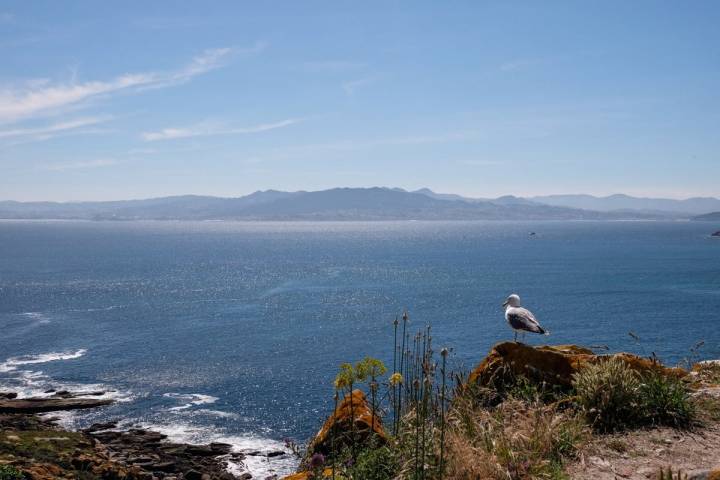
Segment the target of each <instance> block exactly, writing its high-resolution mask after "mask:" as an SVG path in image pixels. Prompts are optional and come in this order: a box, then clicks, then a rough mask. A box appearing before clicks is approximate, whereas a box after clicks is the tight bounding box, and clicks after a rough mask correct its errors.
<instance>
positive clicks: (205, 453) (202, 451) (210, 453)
mask: <svg viewBox="0 0 720 480" xmlns="http://www.w3.org/2000/svg"><path fill="white" fill-rule="evenodd" d="M185 451H186V452H187V453H189V454H190V455H197V456H199V457H214V456H217V455H219V454H218V453H216V452H215V451H214V450H213V449H212V448H210V447H209V446H207V445H188V446H187V447H185Z"/></svg>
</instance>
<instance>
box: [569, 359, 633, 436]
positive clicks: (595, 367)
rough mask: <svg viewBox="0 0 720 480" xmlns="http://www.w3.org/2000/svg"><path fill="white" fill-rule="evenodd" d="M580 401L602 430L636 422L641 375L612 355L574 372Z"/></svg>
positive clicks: (588, 417)
mask: <svg viewBox="0 0 720 480" xmlns="http://www.w3.org/2000/svg"><path fill="white" fill-rule="evenodd" d="M573 386H574V387H575V392H576V394H577V399H578V403H579V404H580V406H581V407H582V408H583V410H584V411H585V415H586V416H587V419H588V421H589V422H590V423H591V425H592V426H593V427H594V428H596V429H597V430H600V431H613V430H621V429H623V428H625V427H626V426H628V425H630V424H633V423H635V422H636V421H637V416H638V412H639V398H640V395H639V389H640V376H639V375H638V374H637V373H636V372H635V371H634V370H632V369H631V368H630V367H629V366H628V365H627V364H626V363H625V362H624V361H622V360H620V359H617V358H611V359H608V360H606V361H603V362H599V363H596V364H592V365H588V366H587V367H585V368H583V369H582V370H581V371H579V372H578V373H576V374H575V375H573Z"/></svg>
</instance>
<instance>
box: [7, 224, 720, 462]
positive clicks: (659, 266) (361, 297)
mask: <svg viewBox="0 0 720 480" xmlns="http://www.w3.org/2000/svg"><path fill="white" fill-rule="evenodd" d="M711 227H713V225H708V224H707V223H702V222H672V223H670V222H668V223H662V222H511V223H505V222H396V223H395V222H375V223H235V222H79V221H78V222H72V221H3V222H0V328H1V329H2V342H1V344H0V345H1V347H0V362H2V363H0V388H15V389H20V390H21V391H22V392H23V393H24V394H26V395H30V394H41V393H42V392H44V391H45V390H47V389H48V388H71V389H75V390H77V389H84V390H86V391H91V390H94V389H109V390H113V391H114V392H113V393H111V394H109V395H111V396H114V397H115V398H117V399H118V400H119V402H118V403H117V404H116V405H114V406H112V407H110V408H108V409H105V410H102V411H97V412H89V413H81V414H74V415H72V416H68V418H67V419H66V420H67V421H68V422H70V423H74V424H76V425H82V424H86V423H88V422H91V421H94V420H99V419H106V418H116V417H123V418H126V419H129V420H130V421H132V422H134V423H139V424H142V425H148V426H153V427H155V428H160V429H162V430H163V431H166V432H167V433H170V434H171V435H172V436H173V438H179V439H185V440H195V441H207V440H208V439H225V440H229V441H232V442H233V443H235V444H236V445H237V446H238V448H249V449H257V448H261V449H262V448H268V449H274V448H281V447H282V443H281V439H283V438H284V437H292V438H295V439H297V440H305V439H306V438H308V437H309V436H311V435H312V434H313V433H314V432H315V431H316V429H317V428H318V427H319V425H320V423H321V422H322V420H323V419H324V417H325V415H326V414H327V412H328V411H329V410H330V409H331V408H332V407H331V402H332V379H333V377H334V374H335V372H336V371H337V366H338V365H339V364H340V363H341V362H345V361H356V360H358V359H360V358H362V357H363V356H365V355H372V356H376V357H379V358H381V359H384V360H385V361H386V362H388V363H392V341H393V335H392V332H393V330H392V320H393V318H394V317H395V315H397V314H400V313H401V312H402V311H403V310H404V309H405V308H407V309H408V311H409V312H410V316H411V322H412V325H413V327H414V328H420V327H422V326H423V325H425V324H427V323H431V324H432V328H433V332H434V342H435V345H436V346H438V347H440V346H447V347H451V348H452V349H453V350H452V352H453V353H452V362H453V365H454V366H455V368H461V367H462V366H465V367H468V368H469V367H472V366H473V365H474V364H476V363H477V362H478V361H479V360H480V359H481V358H482V357H483V355H484V354H485V353H486V352H487V350H488V349H489V348H490V347H491V346H492V345H493V344H494V343H495V342H498V341H501V340H507V339H510V338H512V333H511V331H510V330H509V329H508V327H507V325H506V324H505V322H504V319H503V312H502V309H501V306H500V304H501V303H502V301H503V300H504V298H505V296H507V295H508V294H509V293H511V292H517V293H519V294H520V295H521V297H522V299H523V304H524V305H525V306H527V307H528V308H530V309H531V310H533V311H534V312H535V314H536V316H537V317H538V319H539V320H540V321H541V323H542V324H543V325H544V326H545V327H546V328H548V329H549V330H550V331H551V332H552V335H551V336H550V337H542V338H540V337H535V338H531V339H528V340H529V341H530V342H531V343H540V342H550V343H576V344H584V345H602V344H605V345H608V346H609V347H610V349H611V350H613V351H617V350H629V351H634V352H637V353H640V354H644V355H650V354H651V352H655V354H657V355H658V356H659V357H660V358H661V359H663V360H664V361H666V362H669V363H675V362H678V361H680V360H682V359H683V358H684V357H686V356H688V355H689V352H690V348H691V347H692V346H693V345H694V344H696V342H698V341H700V340H703V341H704V342H705V344H704V345H703V346H702V347H701V348H700V350H699V353H700V356H701V357H703V358H720V329H718V328H717V324H718V322H720V313H718V312H720V239H716V238H711V237H710V236H709V233H710V231H711V230H712V228H711ZM529 232H535V235H530V234H529ZM629 331H632V332H634V333H635V334H636V335H637V336H638V337H639V338H640V341H639V343H638V342H636V341H635V340H633V338H631V337H630V336H629V335H628V332H629ZM252 462H253V461H252V460H251V461H250V465H249V466H250V468H251V470H253V471H254V472H255V473H257V472H263V473H265V472H270V471H273V470H275V471H278V472H281V473H282V472H285V471H288V470H289V469H291V468H292V467H293V464H294V461H293V460H292V459H291V458H290V457H286V458H285V459H284V460H283V459H282V458H281V459H279V460H275V461H273V463H272V464H264V463H262V462H261V461H259V462H256V463H252Z"/></svg>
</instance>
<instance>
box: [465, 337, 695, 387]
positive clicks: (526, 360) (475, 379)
mask: <svg viewBox="0 0 720 480" xmlns="http://www.w3.org/2000/svg"><path fill="white" fill-rule="evenodd" d="M613 357H614V358H620V359H622V360H623V361H624V362H626V363H627V364H628V365H629V366H630V367H631V368H633V369H635V370H637V371H640V372H647V371H657V372H660V373H662V374H664V375H669V376H674V377H682V376H684V375H686V374H687V372H685V371H684V370H682V369H679V368H668V367H664V366H663V365H661V364H659V363H657V362H654V361H653V360H651V359H647V358H641V357H638V356H637V355H631V354H629V353H617V354H614V355H595V354H594V353H593V352H592V351H591V350H588V349H587V348H583V347H578V346H575V345H556V346H543V347H532V346H530V345H525V344H523V343H515V342H503V343H499V344H497V345H495V346H494V347H493V348H492V350H491V351H490V353H489V354H488V356H487V357H485V359H484V360H483V361H482V362H481V363H480V365H478V366H477V367H476V368H475V370H473V371H472V373H471V374H470V376H469V377H468V383H469V384H471V385H473V384H479V385H484V386H488V385H492V384H494V382H496V381H498V380H501V379H503V378H505V376H506V375H515V376H524V377H527V378H528V379H530V380H533V381H538V382H545V383H547V384H548V385H558V386H561V387H569V386H570V385H571V384H572V376H573V374H574V373H575V372H577V371H578V370H580V369H581V368H582V367H584V366H585V365H588V364H590V363H595V362H601V361H605V360H607V359H609V358H613Z"/></svg>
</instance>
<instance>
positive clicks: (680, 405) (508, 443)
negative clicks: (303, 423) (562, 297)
mask: <svg viewBox="0 0 720 480" xmlns="http://www.w3.org/2000/svg"><path fill="white" fill-rule="evenodd" d="M393 323H394V345H393V357H392V358H393V366H392V367H393V368H392V369H391V370H389V371H388V372H387V373H385V370H386V367H385V365H383V364H382V362H380V361H379V360H376V359H369V358H366V359H364V360H361V361H359V362H358V363H356V364H349V363H348V364H343V365H342V366H341V367H340V370H339V373H338V375H337V377H336V379H335V388H336V391H337V395H336V402H335V409H334V412H333V413H332V414H331V416H330V418H328V420H327V421H326V422H325V424H324V426H323V428H322V429H321V430H320V432H319V433H318V436H316V437H315V438H314V439H313V441H312V442H310V444H309V445H308V447H307V450H306V451H305V452H303V454H302V456H303V461H302V464H301V467H300V469H299V473H297V474H295V475H291V476H289V477H286V478H287V480H305V479H319V478H334V479H338V480H340V479H342V480H360V479H363V480H366V479H377V480H380V479H399V480H443V479H492V480H494V479H497V480H508V479H511V480H515V479H550V480H561V479H569V478H575V477H570V476H569V474H568V469H567V467H568V465H569V464H573V463H577V462H578V461H579V458H580V457H581V456H582V453H583V451H584V449H585V447H586V446H588V445H590V444H592V443H594V442H597V441H598V440H599V439H605V441H606V442H607V444H608V445H611V446H612V448H614V449H615V450H616V451H618V452H620V451H622V452H627V451H628V448H629V447H628V446H627V445H626V444H625V443H624V442H623V441H621V440H620V439H618V438H616V437H614V435H616V434H618V433H620V434H623V433H624V432H628V433H631V432H634V431H638V430H641V429H663V428H665V429H670V430H671V431H676V432H691V431H697V430H698V429H702V428H703V425H705V424H706V422H707V421H712V420H709V419H710V418H715V417H712V416H713V415H717V414H718V412H720V409H719V408H718V407H719V406H720V402H719V401H718V400H717V398H709V397H707V396H695V395H693V393H694V392H695V391H697V389H698V386H699V383H698V382H700V383H703V382H704V384H706V385H707V384H715V382H717V380H719V379H720V368H718V367H716V366H709V365H704V366H703V367H696V368H695V371H694V373H693V374H689V372H688V371H686V370H683V369H679V368H669V367H665V366H663V365H662V364H661V363H660V362H659V361H658V359H657V358H654V357H652V358H643V357H638V356H635V355H631V354H615V355H596V354H594V353H593V352H592V351H590V350H588V349H584V348H581V347H575V346H557V347H537V348H535V347H530V346H527V345H523V344H518V343H513V342H506V343H501V344H498V345H496V346H495V347H494V348H493V349H492V351H491V352H490V354H489V355H488V356H487V357H486V358H485V359H484V360H483V362H482V363H481V364H480V365H478V367H476V368H475V369H474V370H473V371H472V372H470V373H466V372H462V371H449V370H448V357H449V355H450V351H449V350H448V349H446V348H443V349H441V350H440V354H439V355H438V354H437V353H436V350H435V347H434V345H433V338H432V330H431V328H430V327H429V326H427V327H425V328H423V329H421V330H419V331H417V332H415V333H410V332H409V317H408V316H407V314H405V315H403V317H402V320H401V321H398V320H395V321H394V322H393ZM370 365H372V368H369V366H370ZM368 372H372V374H370V373H368ZM368 399H369V400H368ZM668 468H670V469H668ZM609 478H612V477H609ZM653 478H661V479H666V478H672V479H676V478H686V477H685V476H682V473H678V472H677V471H676V470H672V468H671V467H663V466H662V465H661V466H660V467H656V469H655V473H654V476H653Z"/></svg>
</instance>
